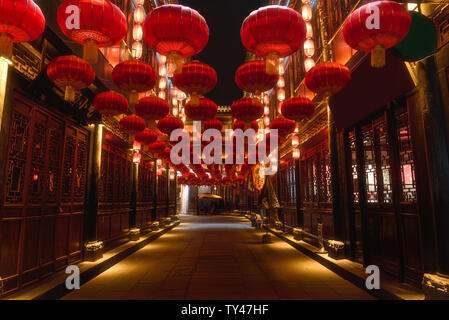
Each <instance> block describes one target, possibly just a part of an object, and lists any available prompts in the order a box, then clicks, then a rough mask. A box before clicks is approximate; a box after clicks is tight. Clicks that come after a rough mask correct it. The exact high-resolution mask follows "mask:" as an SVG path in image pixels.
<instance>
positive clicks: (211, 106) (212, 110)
mask: <svg viewBox="0 0 449 320" xmlns="http://www.w3.org/2000/svg"><path fill="white" fill-rule="evenodd" d="M184 111H185V113H186V116H187V117H189V118H190V119H191V120H193V121H205V120H210V119H213V118H215V116H216V115H217V111H218V107H217V105H216V104H215V102H213V101H212V100H209V99H207V98H200V101H199V104H198V105H192V101H190V102H189V103H187V104H186V105H185V107H184Z"/></svg>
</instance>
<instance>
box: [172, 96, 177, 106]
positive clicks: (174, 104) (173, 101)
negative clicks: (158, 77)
mask: <svg viewBox="0 0 449 320" xmlns="http://www.w3.org/2000/svg"><path fill="white" fill-rule="evenodd" d="M171 103H172V105H173V106H178V99H176V97H173V98H172V99H171Z"/></svg>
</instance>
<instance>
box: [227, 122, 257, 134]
mask: <svg viewBox="0 0 449 320" xmlns="http://www.w3.org/2000/svg"><path fill="white" fill-rule="evenodd" d="M250 127H251V129H253V130H254V131H255V132H257V131H259V123H258V122H257V121H256V120H254V121H251V123H250ZM237 129H242V130H243V131H244V130H245V122H244V121H240V120H235V121H234V123H233V124H232V130H234V131H235V130H237Z"/></svg>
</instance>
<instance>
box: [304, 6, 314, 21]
mask: <svg viewBox="0 0 449 320" xmlns="http://www.w3.org/2000/svg"><path fill="white" fill-rule="evenodd" d="M302 17H303V19H304V20H305V21H310V20H312V7H311V6H310V5H308V4H304V5H303V6H302Z"/></svg>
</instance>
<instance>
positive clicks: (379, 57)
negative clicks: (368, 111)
mask: <svg viewBox="0 0 449 320" xmlns="http://www.w3.org/2000/svg"><path fill="white" fill-rule="evenodd" d="M385 63H386V57H385V48H384V47H382V46H380V45H376V46H375V47H374V48H373V50H372V51H371V67H373V68H382V67H384V66H385Z"/></svg>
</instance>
